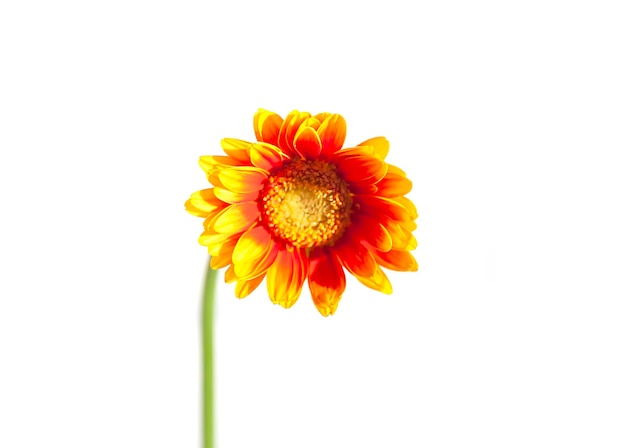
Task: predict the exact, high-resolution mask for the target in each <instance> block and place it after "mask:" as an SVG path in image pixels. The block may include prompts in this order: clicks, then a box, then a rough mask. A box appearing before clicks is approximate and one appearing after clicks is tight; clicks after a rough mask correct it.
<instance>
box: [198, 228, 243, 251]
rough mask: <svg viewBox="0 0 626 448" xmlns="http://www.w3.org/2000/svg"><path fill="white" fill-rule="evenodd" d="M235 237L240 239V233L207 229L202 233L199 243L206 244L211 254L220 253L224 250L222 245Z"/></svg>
mask: <svg viewBox="0 0 626 448" xmlns="http://www.w3.org/2000/svg"><path fill="white" fill-rule="evenodd" d="M233 238H235V239H238V238H239V234H234V235H232V234H228V233H215V232H214V231H213V230H207V231H205V232H203V233H202V234H201V235H200V238H198V243H200V244H201V245H202V246H206V247H207V248H208V249H209V253H210V254H219V253H220V252H221V251H222V246H224V245H225V244H228V242H229V241H230V240H231V239H233Z"/></svg>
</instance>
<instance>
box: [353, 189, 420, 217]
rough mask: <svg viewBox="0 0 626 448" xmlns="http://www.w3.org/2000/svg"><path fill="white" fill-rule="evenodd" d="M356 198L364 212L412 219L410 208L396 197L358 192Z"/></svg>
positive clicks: (372, 215)
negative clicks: (383, 196) (390, 197)
mask: <svg viewBox="0 0 626 448" xmlns="http://www.w3.org/2000/svg"><path fill="white" fill-rule="evenodd" d="M396 199H397V198H396ZM354 200H355V202H356V203H358V204H359V206H360V207H361V212H362V213H365V214H367V215H369V216H371V217H373V218H379V219H381V218H391V219H393V220H395V221H412V219H411V213H410V212H409V210H407V209H406V208H404V206H403V205H401V204H400V203H398V202H396V200H395V199H389V198H382V197H379V196H369V195H365V194H357V195H354Z"/></svg>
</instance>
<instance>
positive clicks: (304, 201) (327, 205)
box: [261, 159, 352, 249]
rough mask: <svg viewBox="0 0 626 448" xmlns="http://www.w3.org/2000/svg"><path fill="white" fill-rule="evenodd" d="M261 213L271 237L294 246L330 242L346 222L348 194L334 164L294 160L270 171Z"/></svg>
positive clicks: (338, 234) (347, 222)
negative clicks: (274, 170) (272, 171)
mask: <svg viewBox="0 0 626 448" xmlns="http://www.w3.org/2000/svg"><path fill="white" fill-rule="evenodd" d="M261 199H262V202H261V215H262V216H263V221H264V223H265V225H266V226H267V227H268V228H269V229H270V231H271V232H272V233H273V234H274V236H276V237H278V238H280V239H282V240H283V241H286V242H288V243H289V244H291V245H293V246H295V247H305V248H310V249H312V248H315V247H319V246H326V245H331V244H334V243H335V242H336V241H337V240H338V239H339V237H340V236H341V235H342V234H343V232H344V230H345V229H346V227H347V226H348V224H350V210H351V207H352V196H351V194H350V190H349V189H348V185H347V184H346V182H345V181H344V180H343V179H342V178H341V177H339V175H338V174H337V171H336V170H335V166H334V165H332V164H329V163H326V162H323V161H321V160H302V159H298V160H294V161H293V162H291V163H288V164H287V165H285V166H283V167H281V168H280V169H279V170H277V171H276V172H274V173H273V174H272V175H271V176H270V178H269V180H268V182H267V184H266V185H265V187H264V189H263V191H262V193H261Z"/></svg>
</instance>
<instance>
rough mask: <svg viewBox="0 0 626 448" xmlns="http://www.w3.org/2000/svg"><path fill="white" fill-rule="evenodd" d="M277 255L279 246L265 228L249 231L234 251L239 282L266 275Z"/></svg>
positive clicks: (242, 236) (240, 239) (234, 262)
mask: <svg viewBox="0 0 626 448" xmlns="http://www.w3.org/2000/svg"><path fill="white" fill-rule="evenodd" d="M277 253H278V245H277V244H276V243H275V242H274V240H272V237H271V236H270V234H269V233H268V232H267V230H265V228H264V227H263V226H256V227H254V228H252V229H249V230H247V231H246V232H245V233H244V234H243V235H241V238H239V241H238V242H237V245H236V246H235V250H233V265H234V267H235V275H236V276H237V278H238V279H239V280H251V279H253V278H255V277H258V276H259V275H261V274H264V273H265V272H266V271H267V269H268V268H269V267H270V266H271V264H272V263H273V262H274V260H275V259H276V254H277Z"/></svg>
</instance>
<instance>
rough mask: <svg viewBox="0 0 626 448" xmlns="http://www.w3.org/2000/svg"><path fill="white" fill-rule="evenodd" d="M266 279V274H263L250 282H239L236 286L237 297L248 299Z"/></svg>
mask: <svg viewBox="0 0 626 448" xmlns="http://www.w3.org/2000/svg"><path fill="white" fill-rule="evenodd" d="M263 278H265V274H261V275H259V276H258V277H255V278H253V279H250V280H237V283H236V284H235V297H237V298H238V299H243V298H244V297H247V296H248V295H249V294H250V293H251V292H252V291H254V290H255V289H256V288H257V287H258V286H259V285H260V284H261V282H262V281H263Z"/></svg>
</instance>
